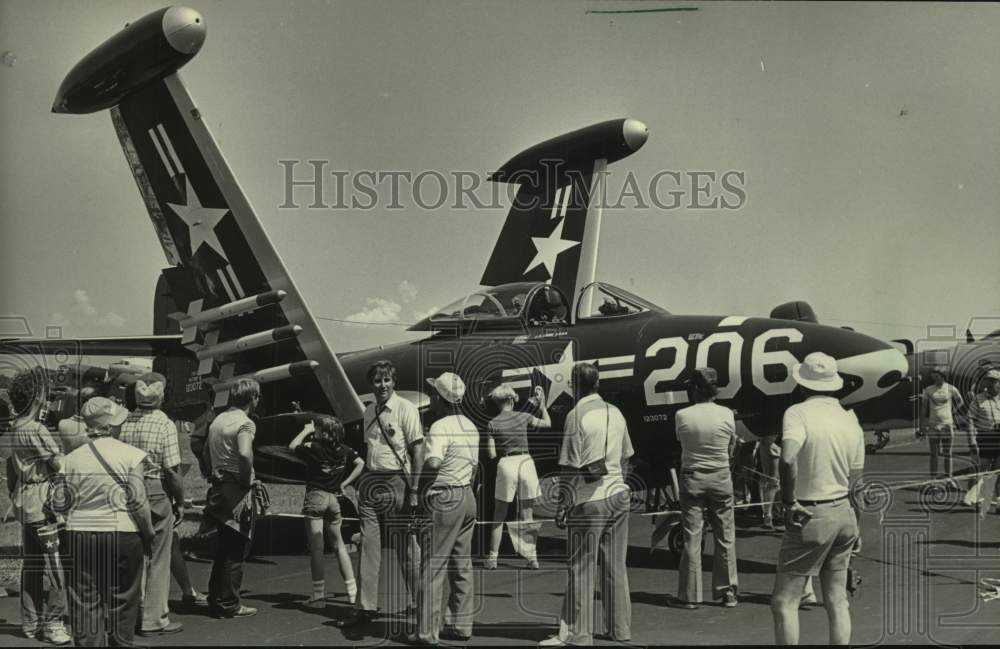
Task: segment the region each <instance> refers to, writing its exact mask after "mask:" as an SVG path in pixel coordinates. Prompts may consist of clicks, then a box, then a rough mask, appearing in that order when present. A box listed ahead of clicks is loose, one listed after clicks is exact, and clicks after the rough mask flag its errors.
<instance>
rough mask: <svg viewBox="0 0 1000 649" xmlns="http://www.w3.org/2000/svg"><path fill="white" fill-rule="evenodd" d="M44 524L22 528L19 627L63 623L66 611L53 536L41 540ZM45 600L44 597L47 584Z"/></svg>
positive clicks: (26, 525)
mask: <svg viewBox="0 0 1000 649" xmlns="http://www.w3.org/2000/svg"><path fill="white" fill-rule="evenodd" d="M43 525H45V521H39V522H37V523H24V524H23V525H22V526H21V544H22V557H23V560H24V563H23V564H22V567H21V626H22V627H25V628H27V629H30V628H33V627H34V628H37V627H38V626H47V625H49V624H55V623H62V616H63V614H65V612H66V599H65V595H64V594H63V574H62V568H61V567H60V565H59V552H58V550H57V547H56V543H55V542H56V538H55V536H51V537H47V538H45V539H44V540H43V539H41V538H39V530H40V529H41V527H42V526H43ZM45 582H48V584H47V590H48V600H46V598H45V594H46V584H45Z"/></svg>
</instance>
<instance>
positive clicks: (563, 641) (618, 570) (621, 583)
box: [539, 363, 633, 647]
mask: <svg viewBox="0 0 1000 649" xmlns="http://www.w3.org/2000/svg"><path fill="white" fill-rule="evenodd" d="M570 380H571V385H572V386H574V388H575V389H576V391H577V394H578V395H579V399H578V401H577V403H576V407H574V408H573V409H572V410H571V411H570V412H569V414H567V415H566V434H565V437H564V438H563V444H562V450H561V451H560V453H559V464H560V466H561V467H562V470H563V473H562V476H561V482H562V484H561V485H560V488H559V489H558V490H557V493H560V494H568V495H569V500H570V502H562V503H560V506H559V509H558V510H557V512H556V521H557V524H559V525H561V526H565V527H566V529H567V535H566V554H567V556H568V562H567V565H566V571H567V581H568V584H567V589H566V596H565V598H564V599H563V607H562V612H561V614H560V615H559V634H558V635H556V636H553V637H551V638H548V639H546V640H543V641H541V642H540V643H539V646H542V647H559V646H563V645H567V644H580V645H587V644H593V640H594V619H593V615H594V576H595V573H596V572H597V555H598V546H600V553H601V555H603V557H604V560H603V561H602V563H601V593H602V594H601V602H602V604H603V609H604V620H603V621H602V624H601V628H602V629H603V631H602V633H603V635H605V636H607V637H608V638H610V639H612V640H615V641H617V642H627V641H628V640H630V639H631V637H632V632H631V622H632V603H631V600H630V599H629V598H630V595H629V586H628V571H627V569H626V567H625V553H626V550H627V549H628V514H629V501H630V493H629V487H628V485H626V484H625V480H624V477H623V475H622V463H624V462H625V461H626V460H628V459H629V458H630V457H632V455H633V450H632V441H631V440H630V439H629V435H628V426H627V424H626V423H625V417H624V416H623V415H622V413H621V411H620V410H618V408H616V407H615V406H612V405H611V404H609V403H606V402H605V401H604V399H602V398H601V396H600V395H599V394H598V393H597V389H598V387H599V373H598V371H597V367H596V366H594V365H593V364H591V363H577V364H576V365H575V366H573V373H572V376H571V379H570ZM595 462H596V463H598V464H597V465H595ZM601 462H603V464H604V467H605V468H604V470H603V471H602V470H600V469H594V468H593V467H596V466H599V463H601ZM588 466H589V467H592V468H591V469H588V468H587V467H588Z"/></svg>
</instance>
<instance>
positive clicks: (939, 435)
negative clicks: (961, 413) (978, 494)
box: [921, 368, 963, 489]
mask: <svg viewBox="0 0 1000 649" xmlns="http://www.w3.org/2000/svg"><path fill="white" fill-rule="evenodd" d="M945 378H946V377H945V374H944V370H942V369H939V368H935V369H932V370H931V379H933V380H934V383H933V385H929V386H927V387H926V388H924V391H923V392H922V393H921V397H922V399H923V401H924V405H923V406H922V407H921V413H922V414H923V415H924V423H925V425H924V426H921V428H922V429H923V430H924V431H925V434H926V435H927V441H928V443H929V444H930V451H931V456H930V470H931V478H936V477H938V456H943V458H944V472H945V475H946V476H947V477H948V478H949V479H950V478H951V477H952V470H953V463H952V454H951V447H952V444H953V443H954V441H955V416H954V412H956V411H958V410H960V409H961V408H962V405H963V401H962V394H961V393H960V392H959V391H958V388H956V387H955V386H954V385H951V384H950V383H948V382H947V381H945ZM948 485H949V486H950V487H953V488H956V489H957V488H958V485H957V484H955V482H954V480H949V482H948Z"/></svg>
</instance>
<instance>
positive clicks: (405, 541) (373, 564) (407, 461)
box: [334, 361, 424, 628]
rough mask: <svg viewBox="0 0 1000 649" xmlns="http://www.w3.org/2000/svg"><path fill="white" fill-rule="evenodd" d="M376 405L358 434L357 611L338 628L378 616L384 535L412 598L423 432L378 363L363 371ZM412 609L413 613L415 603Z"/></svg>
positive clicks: (388, 371)
mask: <svg viewBox="0 0 1000 649" xmlns="http://www.w3.org/2000/svg"><path fill="white" fill-rule="evenodd" d="M368 383H369V384H370V385H371V387H372V392H373V393H374V395H375V401H374V402H373V403H370V404H368V406H367V407H366V408H365V413H364V422H363V435H364V439H365V445H366V446H367V449H368V459H367V460H366V461H365V466H366V467H367V468H368V471H367V472H366V473H364V474H362V476H361V478H360V479H359V480H358V517H359V518H360V519H361V552H360V554H361V557H360V559H359V563H360V568H359V572H360V574H359V582H358V598H357V602H356V608H355V609H354V612H353V614H352V615H351V616H350V617H347V618H344V619H341V620H337V621H336V622H334V624H335V625H336V626H338V627H340V628H350V627H354V626H358V625H361V624H366V623H368V622H370V621H371V620H372V619H374V618H375V616H376V614H377V611H378V581H379V571H380V570H381V567H382V534H383V532H384V533H386V534H388V535H389V543H388V545H389V546H390V547H394V548H395V550H396V556H397V557H398V559H399V565H400V567H401V568H402V570H403V582H404V583H405V584H406V589H407V591H409V595H410V598H411V600H413V599H414V598H415V597H416V593H417V587H418V586H417V570H418V568H419V566H420V547H419V546H418V545H417V540H416V537H414V536H413V535H411V534H409V533H408V530H407V526H408V523H409V516H408V513H409V511H410V510H412V509H414V508H416V507H417V504H418V502H417V487H418V486H419V480H420V468H421V467H422V466H423V463H424V431H423V427H422V426H421V424H420V412H419V411H418V410H417V407H416V406H415V405H413V403H411V402H410V401H408V400H406V399H404V398H402V397H401V396H399V395H398V394H396V366H395V365H393V364H392V362H391V361H377V362H375V363H372V365H371V367H369V368H368ZM411 608H414V609H415V608H416V607H415V604H414V605H412V606H411Z"/></svg>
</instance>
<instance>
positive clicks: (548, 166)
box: [480, 119, 648, 310]
mask: <svg viewBox="0 0 1000 649" xmlns="http://www.w3.org/2000/svg"><path fill="white" fill-rule="evenodd" d="M647 136H648V129H647V128H646V126H645V125H644V124H643V123H642V122H639V121H637V120H634V119H616V120H611V121H608V122H601V123H599V124H594V125H592V126H588V127H586V128H582V129H579V130H577V131H573V132H571V133H566V134H564V135H561V136H559V137H556V138H553V139H551V140H547V141H545V142H542V143H541V144H538V145H535V146H533V147H531V148H529V149H526V150H525V151H522V152H521V153H519V154H517V155H516V156H514V157H513V158H511V159H510V160H509V161H508V162H507V163H506V164H504V165H503V166H502V167H501V168H500V169H499V170H497V171H496V172H495V173H494V174H493V175H492V176H491V177H490V179H491V180H493V181H494V182H505V183H516V184H518V185H519V188H518V192H517V195H516V198H515V199H514V205H513V206H512V207H511V209H510V212H508V214H507V220H506V222H505V223H504V225H503V229H502V230H501V231H500V237H499V238H498V239H497V243H496V245H495V246H494V248H493V253H492V255H491V256H490V259H489V262H488V263H487V265H486V270H485V271H484V273H483V277H482V279H481V280H480V281H481V283H482V284H484V285H486V286H496V285H498V284H504V283H507V282H519V281H532V280H536V281H549V282H551V283H552V284H553V285H555V286H557V287H559V289H560V290H562V292H563V293H564V294H565V295H566V297H567V299H569V300H570V301H571V302H572V303H573V304H574V305H575V302H576V297H577V296H576V292H577V291H578V290H580V289H582V288H583V287H584V286H586V285H587V284H589V283H591V282H592V281H594V278H595V274H596V270H597V247H598V239H599V236H600V228H601V216H602V207H603V205H604V202H605V200H604V192H605V186H606V182H607V165H608V164H609V163H611V162H615V161H616V160H620V159H622V158H624V157H626V156H628V155H631V154H632V153H633V152H635V151H637V150H638V149H639V147H641V146H642V145H643V144H644V143H645V141H646V137H647ZM588 310H589V308H588Z"/></svg>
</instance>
